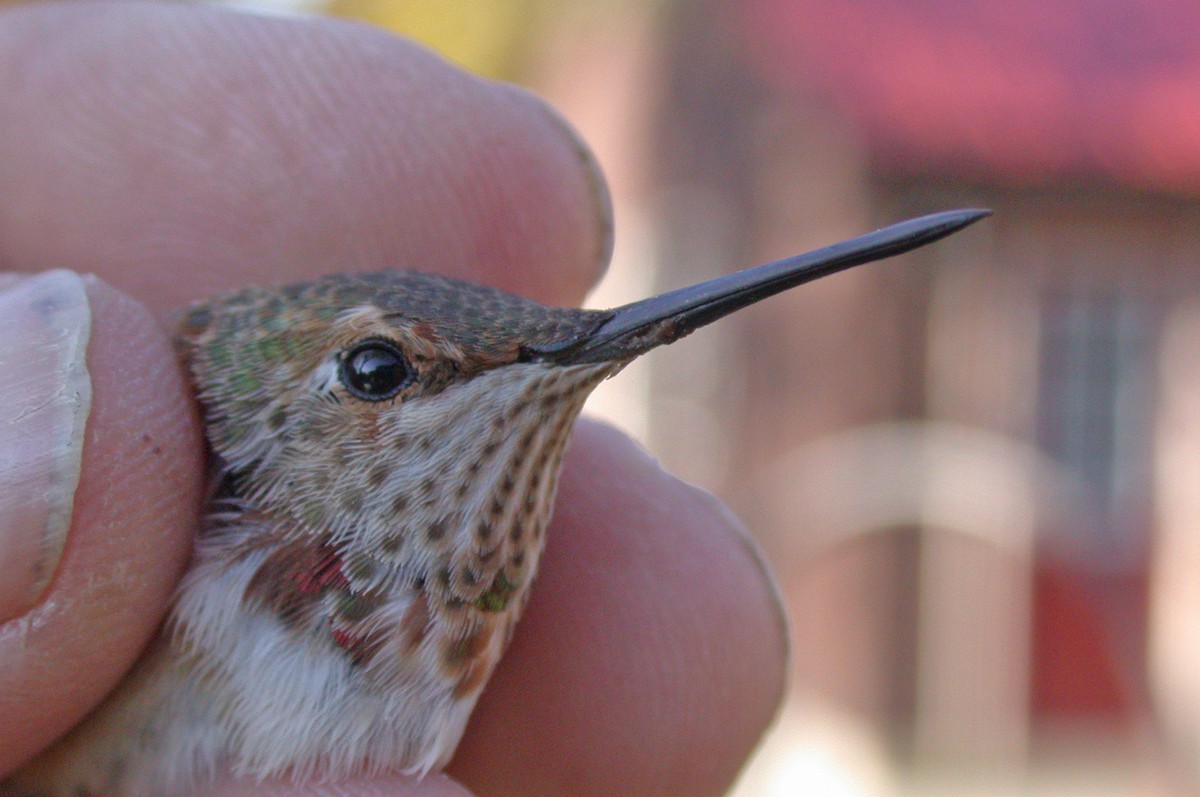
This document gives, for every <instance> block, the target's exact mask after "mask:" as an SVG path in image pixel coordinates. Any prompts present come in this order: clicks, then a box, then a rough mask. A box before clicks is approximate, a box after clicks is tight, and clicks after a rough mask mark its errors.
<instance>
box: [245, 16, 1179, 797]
mask: <svg viewBox="0 0 1200 797" xmlns="http://www.w3.org/2000/svg"><path fill="white" fill-rule="evenodd" d="M256 5H258V6H260V7H261V6H262V4H261V3H257V4H256ZM269 5H270V4H269ZM270 7H273V8H276V9H280V10H297V9H299V10H309V11H319V12H322V13H332V14H337V15H342V16H349V17H355V18H359V19H364V20H368V21H370V22H372V23H375V24H378V25H381V26H384V27H387V28H390V29H392V30H395V31H398V32H400V33H403V34H406V35H409V36H412V37H414V38H416V39H418V40H421V41H424V42H427V43H428V44H429V45H430V46H432V47H434V48H436V49H438V50H439V51H441V52H442V53H444V54H445V55H446V56H447V57H448V58H450V59H451V60H454V61H456V62H458V63H460V64H462V65H464V66H466V67H468V68H470V69H472V70H475V71H477V72H480V73H483V74H486V75H490V76H493V77H497V78H502V79H505V80H510V81H514V82H516V83H519V84H522V85H525V86H528V87H530V88H531V89H533V90H534V91H536V92H538V93H539V94H541V95H543V96H544V97H546V98H547V99H549V100H550V102H552V103H553V104H554V105H555V106H557V107H558V108H559V109H560V110H561V112H562V113H563V115H564V116H565V117H566V118H567V119H569V120H570V121H571V123H573V124H574V125H575V126H576V127H577V128H578V129H579V130H580V131H581V133H582V134H583V136H584V138H585V139H586V140H587V141H589V142H590V144H591V146H592V147H593V149H594V150H595V152H596V154H597V156H598V158H599V160H600V162H601V164H602V166H603V168H604V170H605V172H606V173H607V175H608V179H609V182H610V185H611V187H612V192H613V198H614V204H615V208H616V228H617V243H616V254H615V258H614V262H613V265H612V267H611V269H610V272H609V275H608V277H607V278H606V280H605V282H604V283H603V284H602V285H601V286H600V287H599V289H598V290H597V291H596V293H595V295H594V296H593V297H592V299H591V302H590V303H591V304H592V305H593V306H607V305H611V304H615V303H619V302H624V301H628V300H631V299H635V298H641V297H644V296H647V295H649V294H651V293H653V292H656V291H659V290H662V289H666V288H672V287H678V286H680V285H684V284H687V283H691V282H696V281H698V280H700V279H703V278H707V277H710V276H714V275H716V274H719V273H724V272H727V271H731V270H734V269H736V268H741V267H745V266H749V265H754V264H757V263H760V262H764V261H767V260H770V259H775V258H778V257H782V256H785V255H790V254H793V253H795V252H798V251H801V250H805V249H810V248H814V247H817V246H822V245H825V244H829V243H832V242H835V241H837V240H839V239H842V238H846V237H850V236H852V235H857V234H859V233H862V232H865V231H867V230H870V229H873V228H875V227H878V226H881V225H883V224H886V223H890V222H893V221H897V220H900V219H902V218H905V217H909V216H914V215H918V214H922V213H925V212H930V211H935V210H942V209H947V208H952V207H959V206H985V207H991V208H994V209H995V210H996V215H995V216H994V217H993V218H992V219H990V220H988V221H985V222H983V223H980V224H978V225H976V226H975V227H972V228H971V229H970V230H968V231H966V232H964V233H962V234H960V235H956V236H954V237H953V238H951V239H948V240H947V241H944V242H942V243H940V244H938V245H936V246H933V247H930V248H928V249H923V250H921V251H919V252H917V253H914V254H911V255H908V256H906V257H904V258H902V259H901V260H897V261H890V262H887V263H883V264H878V265H873V266H869V267H866V268H863V269H860V270H856V271H854V272H851V273H847V274H843V275H840V276H837V277H833V278H830V279H828V280H825V281H822V282H820V283H817V284H815V285H812V286H810V287H806V288H803V289H801V290H799V291H795V292H792V293H789V294H786V295H783V296H780V297H777V298H775V299H772V300H771V301H769V302H766V303H764V304H763V305H760V306H759V307H758V308H756V309H755V310H754V311H752V312H745V313H742V314H739V315H736V316H734V317H732V318H730V319H728V320H726V321H724V322H723V323H721V324H719V325H716V326H715V327H710V328H708V329H707V330H705V331H703V332H702V333H699V334H697V335H695V336H693V337H691V338H689V339H687V340H685V341H683V342H681V343H679V344H677V345H675V346H672V347H671V348H670V350H668V351H664V352H660V353H658V354H657V356H653V355H652V356H651V357H648V358H646V359H645V360H644V361H641V362H639V363H638V364H636V365H635V366H634V367H632V368H630V369H629V371H628V372H627V373H626V374H625V375H624V376H622V378H620V379H618V380H615V381H612V382H609V383H607V384H606V385H605V387H604V390H603V391H602V392H600V393H598V394H597V396H596V398H595V400H594V401H593V404H592V409H593V412H595V413H597V414H600V415H603V416H605V417H608V418H610V419H612V420H613V422H614V423H616V424H617V425H619V426H621V427H623V428H624V429H626V430H628V431H629V432H630V433H631V434H633V435H634V436H635V437H638V438H639V439H641V440H642V441H644V442H645V444H646V445H647V446H648V447H649V448H651V449H652V450H653V451H654V452H655V454H656V455H657V456H659V457H660V458H661V459H662V460H663V461H664V462H665V463H666V465H667V466H668V467H669V468H671V469H672V470H674V471H675V472H677V473H679V474H680V475H682V476H683V477H684V478H686V479H688V480H690V481H692V482H695V483H697V484H700V485H702V486H704V487H706V488H708V489H709V490H712V491H713V492H715V493H716V494H717V495H719V496H721V497H722V498H723V499H725V500H726V501H727V502H728V503H730V504H731V505H732V506H733V507H734V508H735V509H736V510H737V512H738V513H739V514H740V516H741V517H742V518H743V519H744V520H745V522H746V523H747V525H748V526H749V528H750V530H751V533H752V534H753V535H754V536H755V537H756V538H757V540H758V541H759V542H760V544H761V545H762V546H763V548H764V549H765V550H766V551H767V555H768V557H769V559H770V561H771V563H772V567H773V569H774V570H775V572H776V573H777V575H778V579H779V583H780V586H781V588H782V591H783V594H784V596H785V600H786V601H787V604H788V609H789V612H790V616H791V622H792V630H793V638H794V663H793V671H792V683H791V691H790V696H789V699H788V703H787V706H786V707H785V709H784V710H783V713H782V714H781V716H780V719H779V722H778V723H777V726H776V727H775V729H774V730H773V731H772V733H771V734H770V736H769V737H768V738H767V739H766V741H765V742H764V745H763V747H762V749H761V751H760V753H759V754H758V756H757V757H756V759H755V760H754V761H753V762H752V763H751V765H750V767H749V768H748V770H747V771H746V773H745V774H744V776H743V778H742V780H741V782H740V783H739V784H738V786H737V787H736V790H735V792H734V794H735V795H736V797H783V795H796V794H805V795H835V796H840V795H846V796H847V797H848V796H850V795H870V796H871V797H874V796H876V795H885V796H886V795H938V794H956V795H969V794H980V795H984V794H986V795H1005V794H1021V795H1073V794H1077V795H1101V796H1103V795H1130V794H1137V795H1142V794H1150V795H1158V794H1163V795H1174V794H1188V793H1193V792H1198V793H1200V777H1198V775H1197V773H1200V617H1198V615H1200V611H1198V609H1200V268H1198V267H1197V266H1198V265H1200V235H1198V233H1200V202H1198V200H1200V4H1197V3H1194V2H1191V0H811V1H809V2H803V1H800V0H797V1H796V2H787V0H694V1H692V2H668V1H667V0H659V1H658V2H651V1H648V0H641V2H633V1H632V0H593V1H592V2H562V1H561V0H560V1H559V2H546V1H541V0H509V2H495V1H493V2H485V1H484V0H476V1H475V2H468V1H467V0H460V1H457V2H441V3H429V2H406V1H404V0H329V2H315V1H314V2H307V3H303V2H290V3H288V2H282V3H278V4H274V5H270ZM747 655H754V653H753V651H747Z"/></svg>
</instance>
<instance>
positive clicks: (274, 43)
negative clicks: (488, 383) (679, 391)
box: [0, 2, 786, 797]
mask: <svg viewBox="0 0 1200 797" xmlns="http://www.w3.org/2000/svg"><path fill="white" fill-rule="evenodd" d="M0 107H3V108H5V113H4V114H2V115H0V189H2V190H0V269H3V270H9V271H39V270H42V269H47V268H53V267H63V266H66V267H70V268H73V269H75V270H77V271H80V272H91V273H95V274H97V275H99V277H101V278H102V279H103V280H104V281H105V282H106V283H108V284H105V283H102V282H100V281H92V282H90V283H89V285H88V295H89V298H90V299H91V302H92V311H93V314H94V319H95V321H94V329H93V337H92V344H91V346H90V348H89V351H88V365H89V368H90V370H91V372H92V378H93V383H94V384H93V389H94V402H93V410H92V415H91V417H90V419H89V424H88V433H87V442H86V444H85V448H84V460H83V477H82V482H81V484H80V487H79V491H78V493H77V499H76V508H75V514H74V518H73V523H72V529H71V536H70V539H69V541H68V544H67V548H66V551H65V554H64V559H63V561H62V563H61V565H60V569H59V571H58V573H57V575H56V577H55V579H54V581H53V583H52V584H51V587H50V591H49V592H48V594H47V595H46V596H45V597H44V599H43V601H42V603H41V604H40V605H39V606H37V607H35V609H33V610H32V611H31V612H30V613H29V614H28V615H26V616H24V617H21V618H15V619H13V620H10V621H9V622H7V623H4V624H0V717H2V718H3V721H0V772H3V771H7V770H9V769H11V768H12V767H14V766H16V765H17V764H18V763H19V762H20V761H21V760H23V759H24V758H26V757H27V756H28V755H30V754H31V753H32V752H34V751H35V750H37V749H39V748H40V747H41V746H43V745H45V744H46V743H48V742H49V741H50V740H51V739H52V738H53V737H55V736H56V735H58V734H59V733H61V732H62V731H64V730H65V729H66V728H67V727H69V726H70V725H71V724H73V723H74V722H75V721H77V720H78V718H79V717H81V716H82V715H83V714H84V713H86V711H87V710H89V709H90V707H91V706H92V705H94V704H95V702H96V701H98V700H99V699H100V698H101V697H102V696H103V694H104V693H105V692H106V691H107V690H108V689H110V688H111V687H112V685H113V684H114V683H115V682H116V681H117V680H118V679H119V677H120V674H121V673H122V672H123V671H124V669H125V668H126V667H128V666H129V664H130V663H131V662H132V660H133V659H134V657H135V656H136V654H137V651H138V650H139V648H140V647H141V646H142V645H143V644H144V643H145V641H146V640H147V639H148V638H149V636H150V635H151V634H152V633H153V630H154V628H155V625H156V623H157V622H158V620H159V618H160V617H161V614H162V612H163V611H164V610H165V608H166V601H167V599H168V596H169V594H170V590H171V588H172V587H173V584H174V582H175V580H176V578H177V577H178V574H179V572H180V570H181V567H182V565H183V563H184V560H185V557H186V552H187V550H188V545H189V536H188V535H189V534H190V533H191V532H190V530H191V528H193V525H194V522H195V518H196V515H197V512H198V507H199V501H200V495H201V492H202V490H203V475H202V456H203V454H202V446H201V444H200V433H199V428H198V423H197V419H196V415H195V410H194V406H193V404H192V402H191V401H190V399H189V398H188V392H187V387H186V385H185V383H184V381H183V379H182V377H181V376H180V374H179V371H178V369H177V367H176V365H175V362H174V356H173V353H172V351H171V348H170V344H169V340H168V336H167V332H166V331H164V330H166V329H169V328H170V324H171V318H172V317H173V316H174V314H176V313H177V312H178V310H179V308H181V307H182V306H183V305H184V304H185V303H187V302H188V301H191V300H194V299H198V298H201V297H205V296H210V295H213V294H215V293H218V292H221V291H225V290H228V289H231V288H235V287H239V286H241V285H244V284H249V283H260V284H267V283H273V282H280V281H284V280H299V279H307V278H311V277H315V276H318V275H320V274H324V273H328V272H330V271H333V270H338V269H351V268H379V267H383V266H395V267H416V268H422V269H425V270H434V271H440V272H442V273H446V274H451V275H453V276H458V277H466V278H469V279H475V280H478V281H483V282H488V283H490V284H493V285H497V286H499V287H502V288H505V289H508V290H514V291H517V292H522V293H525V294H526V295H529V296H532V297H533V298H536V299H538V300H540V301H543V302H547V303H556V304H568V303H573V302H578V301H579V300H580V299H581V297H582V296H583V295H584V293H585V292H586V290H587V289H588V287H589V286H590V285H591V284H592V283H593V282H594V281H595V280H596V279H597V278H598V276H599V275H600V273H601V272H602V269H603V263H604V262H605V259H606V257H607V252H608V247H609V237H608V236H609V223H608V221H607V218H608V217H607V211H606V209H605V200H604V198H603V197H604V194H603V189H602V187H601V184H600V183H599V182H598V181H597V179H596V178H595V177H594V175H593V174H592V173H591V172H590V171H589V169H588V168H587V167H586V166H585V164H584V162H583V161H581V159H580V156H579V154H578V153H579V145H578V143H577V142H575V141H574V140H572V139H571V138H570V137H569V136H568V135H567V134H566V133H565V132H564V129H563V127H562V126H561V125H560V124H559V123H558V122H557V121H555V120H554V119H553V117H552V116H551V115H550V114H547V113H546V112H545V111H544V110H543V108H542V107H541V105H540V103H539V102H538V101H536V100H535V99H534V98H532V96H531V95H529V94H528V93H526V92H523V91H520V90H516V89H512V88H510V87H505V86H500V85H497V84H493V83H489V82H487V81H483V80H480V79H477V78H473V77H470V76H468V75H466V74H464V73H462V72H460V71H458V70H456V69H453V68H452V67H450V66H448V65H446V64H445V63H444V62H442V61H441V60H439V59H438V58H436V57H435V56H432V55H431V54H429V53H428V52H426V51H424V50H422V49H420V48H417V47H415V46H413V45H411V44H409V43H406V42H404V41H402V40H399V39H396V38H393V37H391V36H388V35H386V34H383V33H380V32H378V31H375V30H372V29H370V28H367V27H364V26H360V25H355V24H351V23H344V22H336V21H331V20H315V19H314V20H307V19H305V20H291V19H277V18H260V17H253V16H248V15H244V14H237V13H233V12H229V11H224V10H218V9H212V8H206V7H203V6H199V7H196V6H191V7H189V6H184V5H175V4H164V5H154V4H149V3H106V2H93V3H86V4H70V5H68V4H39V5H36V6H25V7H15V8H13V9H11V10H6V11H3V12H0ZM297 130H303V131H304V136H303V138H302V139H301V138H300V137H298V136H297V135H296V133H295V131H297ZM110 285H111V286H115V287H109V286H110ZM118 289H119V290H118ZM549 540H550V541H549V545H548V549H547V553H546V557H545V560H544V564H543V567H542V571H541V574H540V575H539V578H538V582H537V584H536V585H535V587H534V591H533V597H532V600H531V602H530V605H529V609H528V612H527V614H526V617H525V619H524V620H523V621H522V623H521V625H520V626H519V627H518V631H517V634H516V637H515V638H514V642H513V646H512V648H511V650H510V652H509V655H508V656H506V658H505V659H504V661H503V662H502V663H501V666H500V668H499V670H498V671H497V674H496V676H495V678H494V679H493V681H492V684H491V685H490V686H489V688H488V690H487V691H486V692H485V693H484V696H483V698H482V700H481V702H480V704H479V708H478V710H477V711H476V714H475V715H474V717H473V719H472V722H471V724H470V726H469V727H468V730H467V734H466V737H465V738H464V741H463V743H462V745H461V747H460V749H459V754H458V755H457V756H456V758H455V760H454V761H453V762H452V763H451V766H450V767H449V769H448V774H449V777H446V776H436V777H432V776H431V777H430V778H427V779H426V780H424V781H423V782H421V783H413V782H411V781H408V780H405V779H402V778H383V779H378V780H375V781H373V782H370V783H367V782H357V783H346V784H337V785H324V786H297V785H291V784H266V785H249V784H220V785H217V786H214V787H213V788H212V789H210V790H208V791H206V792H205V794H208V795H211V797H218V796H219V795H226V796H227V797H228V796H229V795H235V794H268V795H280V797H282V796H283V795H338V797H366V795H375V794H380V795H382V794H392V795H396V794H403V795H451V794H467V793H474V794H479V795H492V794H495V795H501V794H513V793H520V794H524V795H565V794H573V795H610V794H622V793H640V794H663V795H675V794H678V795H706V794H713V795H715V794H720V793H722V792H723V791H724V790H725V789H727V788H728V786H729V783H730V782H731V781H732V779H733V778H734V777H735V775H736V773H737V771H738V770H739V768H740V767H741V765H742V763H743V762H744V760H745V757H746V756H747V755H748V754H749V752H750V751H751V749H752V748H753V746H754V744H755V743H756V742H757V740H758V738H759V737H760V735H761V733H762V731H763V729H764V728H765V727H766V725H767V724H768V723H769V721H770V719H771V717H772V716H773V714H774V711H775V709H776V706H777V705H778V702H779V699H780V695H781V691H782V683H783V673H784V670H785V659H786V643H785V641H784V633H783V623H782V620H781V617H780V615H779V610H778V604H777V600H776V598H775V596H774V594H773V591H772V587H771V585H770V583H769V580H768V579H767V577H766V576H765V574H764V572H763V571H762V569H761V566H760V564H759V561H758V559H757V557H756V555H755V554H754V553H753V551H752V550H751V548H750V547H749V545H748V544H747V542H746V541H745V538H744V535H743V532H742V531H741V530H740V528H739V527H738V525H737V524H736V521H734V520H733V519H732V518H731V517H730V516H729V514H728V513H727V512H726V511H725V510H724V509H723V508H721V507H720V506H719V505H718V504H717V503H716V502H715V501H713V500H712V499H711V498H709V497H708V496H706V495H704V494H702V493H700V492H699V491H696V490H694V489H692V488H689V487H687V486H685V485H683V484H681V483H680V482H678V481H676V480H675V479H673V478H672V477H670V476H669V475H667V474H665V473H664V472H663V471H661V470H660V469H659V468H658V466H657V465H656V464H655V463H654V462H653V461H652V460H651V459H650V458H649V457H647V456H646V455H645V454H644V453H643V452H641V451H640V450H639V449H637V448H636V447H635V446H633V445H632V444H630V443H629V442H628V441H627V440H626V439H625V438H623V437H622V436H621V435H619V434H617V433H615V432H613V431H611V430H608V429H605V428H603V427H599V426H597V425H595V424H589V423H586V422H585V423H582V424H580V426H579V428H578V429H577V432H576V436H575V440H574V443H573V445H572V448H571V451H570V454H569V455H568V458H567V465H566V467H565V471H564V474H563V481H562V486H561V489H560V499H559V503H558V508H557V511H556V517H555V520H554V522H553V523H552V525H551V528H550V530H549ZM97 640H103V643H102V644H96V641H97ZM747 651H753V652H754V654H753V655H747ZM468 790H469V792H468Z"/></svg>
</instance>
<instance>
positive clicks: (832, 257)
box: [528, 208, 992, 365]
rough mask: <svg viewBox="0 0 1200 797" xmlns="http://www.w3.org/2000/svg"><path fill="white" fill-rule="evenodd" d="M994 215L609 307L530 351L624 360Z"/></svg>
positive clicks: (934, 220)
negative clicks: (571, 334)
mask: <svg viewBox="0 0 1200 797" xmlns="http://www.w3.org/2000/svg"><path fill="white" fill-rule="evenodd" d="M991 214H992V211H991V210H987V209H984V208H967V209H961V210H948V211H944V212H942V213H933V214H930V215H928V216H922V217H920V218H916V219H910V220H908V221H902V222H900V223H898V224H893V225H891V226H889V227H884V228H883V229H880V230H876V231H875V232H871V233H867V234H866V235H861V236H859V237H857V238H852V239H850V240H848V241H842V242H841V243H836V244H833V245H832V246H827V247H825V248H824V249H818V250H816V251H813V252H808V253H806V254H802V255H796V256H794V257H789V258H784V259H783V260H778V261H775V262H774V263H767V264H766V265H762V266H757V267H755V268H748V269H745V270H743V271H738V272H736V273H733V274H728V275H726V276H723V277H717V278H716V279H712V280H708V281H707V282H701V283H699V284H697V285H691V286H689V287H686V288H680V289H678V290H675V291H670V292H668V293H664V294H661V295H659V296H652V297H650V298H649V299H643V300H642V301H639V302H633V303H632V304H627V305H624V306H622V307H617V308H614V309H613V310H610V311H609V313H610V315H609V316H608V318H607V320H605V321H604V322H603V323H601V324H600V325H599V326H598V327H596V328H595V329H593V330H592V331H591V332H589V333H587V334H584V335H580V336H577V337H575V338H572V339H570V340H565V341H560V342H556V343H554V344H551V345H549V346H540V347H537V348H531V349H530V350H529V351H528V354H529V355H530V356H531V357H532V358H534V359H539V360H543V361H546V362H553V363H557V364H560V365H575V364H584V363H600V362H608V361H616V360H629V359H632V358H634V357H636V356H638V355H639V354H642V353H643V352H646V351H649V350H650V349H652V348H655V347H657V346H662V345H664V344H667V343H671V342H673V341H675V340H678V339H679V338H681V337H683V336H684V335H687V334H689V333H690V332H693V331H694V330H696V329H699V328H700V327H702V326H704V325H706V324H710V323H712V322H713V321H716V320H717V319H718V318H723V317H724V316H726V315H729V314H730V313H732V312H735V311H737V310H739V309H741V308H743V307H747V306H749V305H751V304H754V303H755V302H758V301H761V300H762V299H765V298H767V297H768V296H774V295H775V294H777V293H780V292H781V291H785V290H787V289H788V288H793V287H795V286H797V285H802V284H804V283H806V282H811V281H812V280H815V279H819V278H820V277H824V276H827V275H829V274H835V273H837V272H839V271H844V270H845V269H848V268H852V267H854V266H858V265H862V264H863V263H870V262H873V261H876V260H882V259H884V258H887V257H892V256H894V255H899V254H903V253H904V252H908V251H910V250H913V249H916V248H918V247H921V246H924V245H926V244H930V243H933V242H934V241H937V240H940V239H942V238H945V237H946V236H948V235H952V234H953V233H956V232H958V231H959V230H961V229H963V228H964V227H967V226H969V225H971V224H974V223H975V222H977V221H979V220H980V219H982V218H985V217H986V216H990V215H991Z"/></svg>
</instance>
